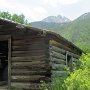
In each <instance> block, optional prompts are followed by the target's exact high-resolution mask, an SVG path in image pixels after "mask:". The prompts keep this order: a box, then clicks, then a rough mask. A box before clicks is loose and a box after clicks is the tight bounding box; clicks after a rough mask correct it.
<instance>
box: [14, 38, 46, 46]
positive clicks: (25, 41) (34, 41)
mask: <svg viewBox="0 0 90 90" xmlns="http://www.w3.org/2000/svg"><path fill="white" fill-rule="evenodd" d="M41 43H42V44H44V43H45V40H44V39H42V38H41V39H38V38H33V39H32V38H29V39H21V40H13V41H12V45H20V44H25V45H26V44H41Z"/></svg>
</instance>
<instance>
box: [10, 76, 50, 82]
mask: <svg viewBox="0 0 90 90" xmlns="http://www.w3.org/2000/svg"><path fill="white" fill-rule="evenodd" d="M41 80H45V81H50V78H49V77H45V76H42V75H29V76H11V82H33V83H35V82H36V83H39V82H40V81H41Z"/></svg>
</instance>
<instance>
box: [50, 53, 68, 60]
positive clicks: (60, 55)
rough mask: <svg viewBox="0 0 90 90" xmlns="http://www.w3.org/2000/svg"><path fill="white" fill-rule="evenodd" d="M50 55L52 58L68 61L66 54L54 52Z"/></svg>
mask: <svg viewBox="0 0 90 90" xmlns="http://www.w3.org/2000/svg"><path fill="white" fill-rule="evenodd" d="M50 55H51V56H52V57H55V58H58V59H64V60H65V59H66V56H65V55H64V54H61V53H57V52H55V51H52V52H51V53H50Z"/></svg>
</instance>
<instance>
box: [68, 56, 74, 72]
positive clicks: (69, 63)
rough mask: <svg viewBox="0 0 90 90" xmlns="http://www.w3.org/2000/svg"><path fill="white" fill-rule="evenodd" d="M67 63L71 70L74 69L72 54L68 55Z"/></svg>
mask: <svg viewBox="0 0 90 90" xmlns="http://www.w3.org/2000/svg"><path fill="white" fill-rule="evenodd" d="M67 65H68V67H69V69H70V71H73V63H72V56H70V55H67Z"/></svg>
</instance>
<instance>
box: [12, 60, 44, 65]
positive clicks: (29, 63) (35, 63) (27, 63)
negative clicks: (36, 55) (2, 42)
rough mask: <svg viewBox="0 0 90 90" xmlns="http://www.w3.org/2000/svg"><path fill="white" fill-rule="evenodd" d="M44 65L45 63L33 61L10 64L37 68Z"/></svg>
mask: <svg viewBox="0 0 90 90" xmlns="http://www.w3.org/2000/svg"><path fill="white" fill-rule="evenodd" d="M41 64H45V61H34V62H12V66H37V65H39V66H40V65H41Z"/></svg>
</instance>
